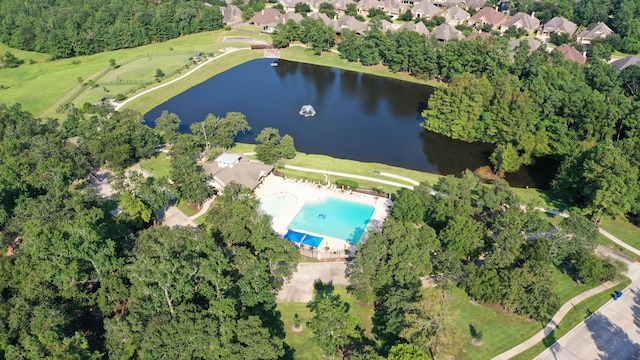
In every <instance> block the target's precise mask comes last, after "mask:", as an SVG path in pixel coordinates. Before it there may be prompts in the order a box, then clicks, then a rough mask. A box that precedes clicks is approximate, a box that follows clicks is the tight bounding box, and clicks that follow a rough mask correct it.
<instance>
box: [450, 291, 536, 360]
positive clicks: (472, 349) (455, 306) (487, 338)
mask: <svg viewBox="0 0 640 360" xmlns="http://www.w3.org/2000/svg"><path fill="white" fill-rule="evenodd" d="M448 293H449V294H451V295H452V296H453V297H454V300H453V301H451V303H450V304H451V309H452V310H453V312H454V313H455V314H456V326H458V328H459V329H460V331H461V333H462V334H464V335H463V340H464V343H465V344H467V346H466V348H465V349H463V351H462V353H461V354H459V356H458V358H460V359H470V360H471V359H473V360H476V359H478V360H480V359H490V358H492V357H493V356H495V355H498V354H499V353H501V352H503V351H505V350H508V349H510V348H512V347H513V346H515V345H517V344H519V343H521V342H522V341H524V340H526V339H528V338H529V337H531V336H532V335H533V334H535V333H536V332H537V331H539V330H540V329H541V328H542V326H541V324H540V323H538V322H535V321H529V319H527V318H525V317H522V316H518V315H507V314H506V313H505V312H503V311H502V309H500V308H498V307H494V306H491V307H490V306H483V305H474V304H472V303H471V301H470V300H469V297H468V296H467V294H466V293H465V292H464V291H463V290H461V289H458V288H454V289H452V290H450V291H448ZM470 325H472V326H473V327H474V328H475V329H476V330H477V331H479V332H481V333H482V340H483V342H484V344H483V345H482V346H475V345H473V344H472V343H471V340H472V338H471V334H470V330H469V329H470V328H469V326H470Z"/></svg>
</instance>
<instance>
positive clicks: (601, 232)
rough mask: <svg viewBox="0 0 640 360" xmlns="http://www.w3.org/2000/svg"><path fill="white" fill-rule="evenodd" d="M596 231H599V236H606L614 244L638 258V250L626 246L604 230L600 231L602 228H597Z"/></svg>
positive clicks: (639, 251) (639, 254) (639, 253)
mask: <svg viewBox="0 0 640 360" xmlns="http://www.w3.org/2000/svg"><path fill="white" fill-rule="evenodd" d="M598 230H599V231H600V234H602V235H604V236H606V237H607V238H609V240H611V241H613V242H614V243H616V244H618V245H620V246H622V247H623V248H625V249H627V250H629V251H631V252H632V253H634V254H636V255H638V256H640V250H638V249H636V248H634V247H633V246H631V245H629V244H627V243H626V242H624V241H622V240H620V239H618V238H617V237H615V236H613V235H612V234H611V233H609V232H607V231H606V230H604V229H602V228H598Z"/></svg>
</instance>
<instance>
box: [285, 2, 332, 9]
mask: <svg viewBox="0 0 640 360" xmlns="http://www.w3.org/2000/svg"><path fill="white" fill-rule="evenodd" d="M325 1H327V0H281V2H282V6H283V7H284V8H285V10H287V11H293V10H295V8H296V4H297V3H303V4H307V5H309V7H310V8H311V10H312V11H318V10H319V9H320V4H321V3H323V2H325Z"/></svg>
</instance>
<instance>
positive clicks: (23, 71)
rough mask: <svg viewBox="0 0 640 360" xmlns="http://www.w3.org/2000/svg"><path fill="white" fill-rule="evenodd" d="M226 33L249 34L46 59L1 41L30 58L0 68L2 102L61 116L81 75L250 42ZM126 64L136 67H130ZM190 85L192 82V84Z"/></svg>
mask: <svg viewBox="0 0 640 360" xmlns="http://www.w3.org/2000/svg"><path fill="white" fill-rule="evenodd" d="M225 36H247V32H246V31H224V30H218V31H213V32H203V33H199V34H192V35H187V36H183V37H180V38H177V39H173V40H169V41H166V42H163V43H156V44H150V45H145V46H140V47H137V48H132V49H122V50H116V51H107V52H103V53H99V54H94V55H88V56H79V57H75V58H71V59H61V60H55V61H46V59H48V58H49V56H48V55H46V54H38V53H29V52H23V51H20V50H15V49H10V48H8V47H6V46H5V45H0V51H2V52H3V53H4V51H7V50H9V51H11V52H13V53H14V54H15V55H16V56H17V57H19V58H23V59H27V62H26V63H25V64H23V65H21V66H20V67H18V68H15V69H2V70H1V72H2V80H1V83H2V85H3V86H6V87H8V89H5V90H0V91H1V92H0V94H1V97H2V101H3V102H6V103H14V102H20V103H21V104H22V105H23V108H24V109H25V110H27V111H30V112H32V113H34V114H35V115H36V116H59V114H57V113H56V112H55V109H56V108H57V106H58V105H59V104H60V103H62V102H64V101H65V99H68V98H69V96H70V95H72V94H73V93H74V92H75V90H76V89H78V88H79V83H78V78H79V77H80V78H82V79H84V80H85V81H86V80H88V79H92V78H94V77H95V76H97V75H98V74H99V73H101V72H102V71H104V70H106V69H108V68H109V60H110V59H114V60H116V63H117V64H124V63H126V62H127V61H128V60H131V59H134V58H137V57H140V56H143V57H146V56H153V57H155V55H158V54H170V53H172V52H174V53H176V54H178V57H180V56H185V55H186V54H184V53H195V52H204V53H218V54H219V51H220V49H223V48H226V47H232V46H235V47H245V48H247V47H249V45H248V44H237V43H224V44H223V43H222V39H223V38H224V37H225ZM250 36H252V37H258V38H262V39H269V37H268V36H265V35H262V34H257V33H255V34H251V35H250ZM248 53H251V54H253V53H255V54H256V55H255V57H260V56H262V52H261V51H256V52H248ZM186 58H187V59H188V58H189V56H186ZM28 59H33V60H34V61H35V63H34V64H30V63H29V61H28ZM166 59H168V60H169V63H172V62H174V61H175V60H173V59H172V56H169V57H168V58H166ZM242 60H243V59H242V57H241V58H240V61H237V62H235V63H234V64H233V65H232V66H235V65H237V64H239V63H241V62H242ZM245 61H246V60H245ZM134 63H135V62H134ZM140 64H142V63H140ZM127 66H129V68H130V69H133V70H132V71H129V70H127V69H126V67H127ZM158 67H160V68H164V65H162V62H159V63H154V64H153V66H150V67H149V68H147V67H144V66H141V67H138V65H137V64H136V65H134V64H133V63H129V64H125V65H122V66H121V68H122V69H121V71H127V72H126V74H124V73H123V74H122V75H120V77H121V78H122V79H123V80H124V79H125V77H126V78H127V79H128V78H132V79H139V78H140V77H143V76H147V75H148V73H149V72H151V74H152V76H153V75H155V70H156V68H158ZM214 67H215V66H214ZM229 67H231V66H229ZM167 69H168V68H167ZM116 70H117V69H116ZM116 70H114V71H116ZM163 71H164V72H165V73H167V74H168V73H169V71H167V70H163ZM210 76H211V74H210V73H208V74H204V75H203V78H202V79H201V80H200V82H201V81H203V80H204V79H206V78H208V77H210ZM98 83H99V81H98ZM196 83H197V82H196ZM190 86H193V84H191V85H190ZM184 90H185V89H184V88H183V89H178V88H176V91H177V92H174V93H172V94H171V96H169V97H167V98H170V97H172V96H175V95H176V94H178V93H179V92H181V91H184ZM112 92H115V91H112ZM158 103H159V102H156V103H153V104H149V106H150V107H149V109H150V108H152V107H153V106H155V105H157V104H158Z"/></svg>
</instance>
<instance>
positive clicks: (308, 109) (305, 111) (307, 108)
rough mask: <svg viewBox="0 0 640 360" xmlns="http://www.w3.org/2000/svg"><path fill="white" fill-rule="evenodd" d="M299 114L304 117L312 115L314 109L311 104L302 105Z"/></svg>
mask: <svg viewBox="0 0 640 360" xmlns="http://www.w3.org/2000/svg"><path fill="white" fill-rule="evenodd" d="M299 114H300V115H303V116H304V117H309V116H314V115H315V114H316V110H315V109H314V108H313V106H311V105H302V108H301V109H300V112H299Z"/></svg>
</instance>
